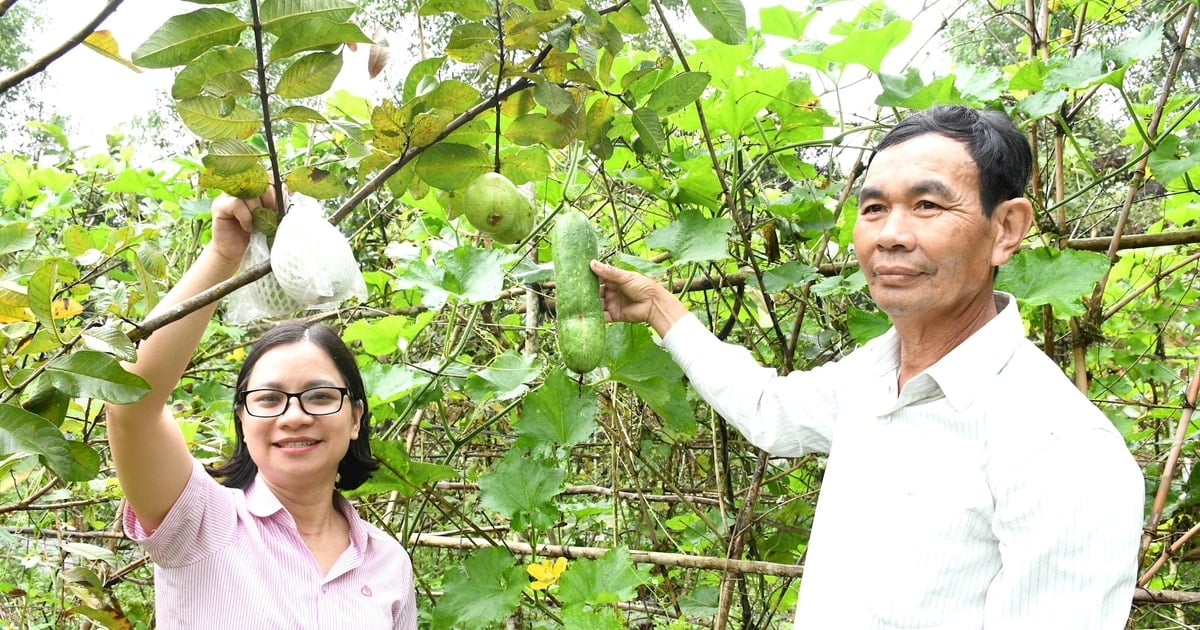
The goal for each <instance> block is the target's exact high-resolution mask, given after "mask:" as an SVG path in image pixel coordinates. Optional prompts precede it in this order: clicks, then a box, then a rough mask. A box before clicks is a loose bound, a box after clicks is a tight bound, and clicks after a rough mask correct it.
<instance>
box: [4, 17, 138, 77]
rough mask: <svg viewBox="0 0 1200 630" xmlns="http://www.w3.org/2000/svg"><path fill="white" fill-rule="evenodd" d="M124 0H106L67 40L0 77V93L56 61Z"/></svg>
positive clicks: (80, 41) (90, 32)
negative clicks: (102, 6)
mask: <svg viewBox="0 0 1200 630" xmlns="http://www.w3.org/2000/svg"><path fill="white" fill-rule="evenodd" d="M124 1H125V0H108V4H106V5H104V8H103V9H101V10H100V12H99V13H97V14H96V17H94V18H92V21H91V22H88V24H87V26H85V27H83V28H82V29H80V31H79V32H78V33H75V34H74V35H72V36H71V37H69V38H68V39H67V41H65V42H63V43H62V44H61V45H60V46H59V47H58V48H55V49H54V50H52V51H50V52H49V53H47V54H46V55H45V56H43V57H41V58H40V59H37V60H35V61H34V62H33V63H31V64H29V65H28V66H25V67H24V68H21V69H20V70H17V71H16V72H14V73H12V74H10V75H8V76H7V77H5V78H3V79H0V94H3V93H5V92H7V91H9V90H11V89H12V88H14V87H16V86H18V85H20V84H21V83H22V82H23V81H25V80H26V79H28V78H30V77H32V76H34V75H35V74H37V73H39V72H41V71H43V70H45V69H46V68H47V67H48V66H49V65H50V64H51V63H53V62H54V61H56V60H57V59H58V58H59V57H62V56H63V55H65V54H67V53H68V52H70V51H71V49H72V48H75V47H76V46H78V45H80V44H82V43H83V40H85V39H87V37H88V35H91V34H92V33H93V32H94V31H95V30H96V27H97V26H100V23H101V22H103V21H104V20H106V19H108V16H110V15H112V13H113V12H114V11H116V10H117V7H119V6H121V3H122V2H124ZM15 2H16V0H10V1H9V2H8V3H7V4H5V5H4V6H3V8H4V10H6V11H7V10H8V7H9V6H12V4H14V3H15ZM0 13H2V12H0Z"/></svg>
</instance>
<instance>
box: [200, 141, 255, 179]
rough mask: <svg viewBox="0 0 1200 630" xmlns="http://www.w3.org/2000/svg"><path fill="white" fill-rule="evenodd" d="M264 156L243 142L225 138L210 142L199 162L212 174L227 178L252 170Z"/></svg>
mask: <svg viewBox="0 0 1200 630" xmlns="http://www.w3.org/2000/svg"><path fill="white" fill-rule="evenodd" d="M265 155H266V154H265V153H263V152H262V151H259V150H258V149H256V148H254V146H253V145H251V144H250V143H249V142H246V141H245V140H234V139H232V138H226V139H224V140H214V141H212V142H210V143H209V144H208V153H207V154H206V155H205V156H204V157H203V158H202V159H201V161H202V162H203V163H204V168H207V169H210V170H212V172H213V173H214V174H217V175H225V176H229V175H237V174H238V173H242V172H245V171H248V170H250V169H252V168H254V167H255V166H256V165H257V164H258V163H259V160H260V159H262V158H263V156H265Z"/></svg>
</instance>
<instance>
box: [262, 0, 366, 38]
mask: <svg viewBox="0 0 1200 630" xmlns="http://www.w3.org/2000/svg"><path fill="white" fill-rule="evenodd" d="M355 10H357V7H356V6H355V5H354V4H352V3H350V2H345V1H344V0H264V2H263V3H262V6H261V7H260V10H259V14H258V17H259V20H260V21H261V22H262V25H263V30H265V31H267V32H268V33H274V34H275V35H280V34H282V33H284V32H286V31H288V30H289V29H292V28H295V27H296V26H297V25H299V24H300V23H301V22H310V21H312V20H314V19H321V20H326V21H328V22H335V23H336V22H345V21H346V20H349V19H350V16H352V15H354V12H355Z"/></svg>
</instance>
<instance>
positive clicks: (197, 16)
mask: <svg viewBox="0 0 1200 630" xmlns="http://www.w3.org/2000/svg"><path fill="white" fill-rule="evenodd" d="M246 26H247V24H246V23H245V22H243V21H241V20H239V19H238V17H237V16H236V15H234V14H232V13H229V12H228V11H222V10H221V9H199V10H196V11H193V12H191V13H185V14H183V15H176V16H173V17H171V18H169V19H168V20H167V21H166V23H164V24H163V25H162V26H160V27H159V28H158V30H156V31H154V33H152V34H151V35H150V37H149V39H147V40H146V42H145V43H143V44H142V45H141V46H138V48H137V50H135V51H133V54H132V55H131V56H130V59H132V60H133V63H135V64H137V65H139V66H141V67H143V68H170V67H172V66H182V65H183V64H185V63H188V62H189V61H191V60H193V59H195V58H196V57H198V56H199V55H200V54H201V53H203V52H205V51H206V50H208V49H210V48H213V47H214V46H232V45H233V44H236V43H237V42H238V39H239V38H240V37H241V36H242V31H244V30H245V29H246Z"/></svg>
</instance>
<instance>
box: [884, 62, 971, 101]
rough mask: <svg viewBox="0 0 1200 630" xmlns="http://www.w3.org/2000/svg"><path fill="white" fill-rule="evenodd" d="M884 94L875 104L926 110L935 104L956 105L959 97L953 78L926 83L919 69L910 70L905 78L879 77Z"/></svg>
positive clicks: (894, 76) (886, 75) (948, 77)
mask: <svg viewBox="0 0 1200 630" xmlns="http://www.w3.org/2000/svg"><path fill="white" fill-rule="evenodd" d="M879 82H880V84H882V85H883V93H882V94H880V95H879V97H878V98H876V99H875V104H877V105H881V106H883V107H904V108H912V109H924V108H926V107H929V106H930V105H934V104H946V105H950V104H954V103H957V102H959V101H960V100H961V99H960V98H959V96H958V91H957V88H955V82H954V77H953V76H944V77H939V78H937V79H934V80H933V81H932V82H930V83H925V79H923V78H922V77H921V73H920V71H919V70H918V69H917V68H909V69H908V72H907V73H906V74H905V75H904V76H902V77H901V76H896V75H889V74H883V75H880V77H879Z"/></svg>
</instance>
